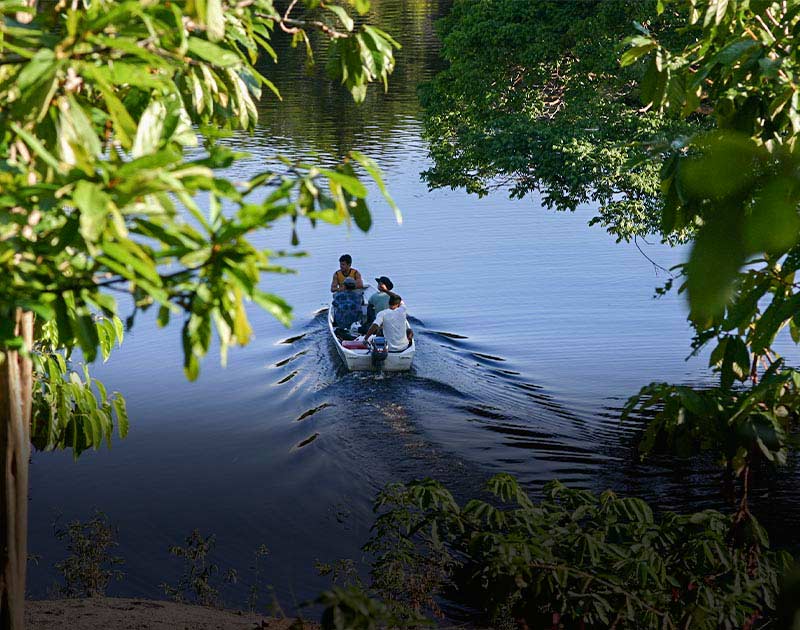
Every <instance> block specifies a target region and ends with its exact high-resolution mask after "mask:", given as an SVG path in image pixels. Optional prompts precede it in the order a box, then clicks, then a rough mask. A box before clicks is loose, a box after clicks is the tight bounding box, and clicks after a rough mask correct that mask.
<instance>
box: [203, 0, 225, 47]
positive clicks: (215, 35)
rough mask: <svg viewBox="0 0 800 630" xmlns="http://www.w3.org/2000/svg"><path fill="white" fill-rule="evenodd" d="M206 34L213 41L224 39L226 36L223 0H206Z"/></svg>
mask: <svg viewBox="0 0 800 630" xmlns="http://www.w3.org/2000/svg"><path fill="white" fill-rule="evenodd" d="M206 34H207V35H208V39H210V40H211V41H212V42H219V41H222V39H223V38H224V37H225V16H224V15H223V13H222V0H206Z"/></svg>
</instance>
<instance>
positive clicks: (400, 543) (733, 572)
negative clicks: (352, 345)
mask: <svg viewBox="0 0 800 630" xmlns="http://www.w3.org/2000/svg"><path fill="white" fill-rule="evenodd" d="M487 490H488V493H489V500H483V499H472V500H470V501H468V502H467V503H466V504H464V505H461V504H459V503H458V502H457V501H456V500H455V499H454V498H453V496H452V495H451V494H450V492H449V491H448V490H447V489H445V488H444V487H443V486H442V485H441V484H439V483H437V482H433V481H430V480H424V481H415V482H411V483H409V484H396V485H393V486H391V487H389V488H387V489H386V490H384V492H383V493H382V494H381V495H379V497H378V499H377V501H376V505H375V508H376V510H377V511H379V516H378V518H377V520H376V523H375V525H374V528H373V538H372V540H371V541H370V543H368V545H367V546H366V550H367V551H369V552H371V553H372V554H374V555H375V558H376V559H375V561H374V564H373V581H374V585H373V588H374V592H375V593H376V594H377V595H379V596H381V597H382V598H383V599H384V602H385V606H386V607H388V608H381V610H388V611H395V612H394V614H395V615H400V616H401V617H402V611H412V612H414V613H417V614H418V613H419V612H420V610H425V607H424V606H425V602H420V601H413V600H409V594H410V593H413V592H414V591H415V584H417V583H419V581H420V579H421V580H422V581H427V578H426V577H425V575H436V576H438V580H436V581H434V582H431V587H432V588H431V590H430V591H428V597H429V598H432V597H434V596H435V595H436V594H442V593H447V594H448V595H450V596H453V597H454V598H455V599H456V600H457V601H459V600H461V601H463V603H464V604H467V605H469V606H470V607H472V608H478V609H482V610H484V611H485V612H486V613H487V614H488V615H489V617H490V620H491V623H492V624H494V625H495V627H497V625H498V624H499V625H500V626H501V627H509V625H510V624H520V625H521V624H526V625H527V626H528V627H543V626H544V624H545V623H547V622H551V621H552V622H553V623H559V622H560V623H564V624H566V627H579V624H585V625H586V626H587V627H609V626H610V627H614V628H653V629H663V628H689V627H691V628H708V629H709V630H711V629H716V628H721V627H729V628H742V627H753V624H754V623H755V622H756V621H757V620H760V621H764V620H765V619H767V618H768V617H769V616H770V615H771V614H772V611H774V609H775V597H776V592H777V588H778V576H779V574H780V572H781V571H783V570H784V568H785V567H786V566H788V564H789V563H790V562H791V559H790V557H789V556H788V554H785V553H772V552H767V551H766V549H767V547H768V541H767V536H766V533H765V532H764V530H763V529H762V528H761V526H760V525H759V524H758V522H757V521H755V520H752V521H750V527H749V529H748V530H747V531H746V532H742V535H741V536H740V537H738V538H737V539H736V540H733V539H731V538H730V537H729V532H730V530H731V522H732V520H733V519H732V518H731V517H728V516H724V515H722V514H720V513H719V512H716V511H713V510H705V511H703V512H698V513H696V514H691V515H687V516H681V515H677V514H673V513H669V512H667V513H664V514H662V515H661V516H660V517H659V518H656V517H655V516H654V514H653V511H652V509H651V508H650V507H649V506H648V505H647V504H646V503H644V502H643V501H641V500H639V499H634V498H622V497H618V496H617V495H615V494H614V493H613V492H610V491H607V492H604V493H603V494H601V495H600V496H596V495H593V494H592V493H590V492H587V491H585V490H572V489H569V488H567V487H565V486H563V485H562V484H560V483H558V482H551V483H549V484H548V485H546V486H545V488H544V499H543V500H542V501H541V502H538V503H537V502H534V501H533V500H532V499H531V498H530V497H529V496H528V495H527V494H526V493H525V492H524V490H523V489H522V488H521V487H520V486H519V485H518V483H517V482H516V481H515V480H514V479H513V478H512V477H510V476H509V475H505V474H503V475H497V476H495V477H493V478H492V479H491V480H490V481H489V483H488V484H487ZM761 552H763V553H761ZM442 568H445V570H442ZM338 603H339V605H340V606H341V605H342V600H341V599H340V600H339V601H338ZM373 607H374V606H373ZM748 624H749V625H748ZM331 627H338V626H331ZM363 627H366V626H363Z"/></svg>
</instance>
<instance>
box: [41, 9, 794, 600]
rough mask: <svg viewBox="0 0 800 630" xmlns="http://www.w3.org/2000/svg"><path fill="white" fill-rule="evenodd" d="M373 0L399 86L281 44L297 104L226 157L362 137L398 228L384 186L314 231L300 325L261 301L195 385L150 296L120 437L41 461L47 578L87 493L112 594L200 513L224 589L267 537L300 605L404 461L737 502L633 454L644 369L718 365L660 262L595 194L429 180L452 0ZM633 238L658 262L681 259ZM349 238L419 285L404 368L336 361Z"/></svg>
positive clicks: (287, 230)
mask: <svg viewBox="0 0 800 630" xmlns="http://www.w3.org/2000/svg"><path fill="white" fill-rule="evenodd" d="M376 4H377V6H378V9H379V13H380V19H381V20H382V23H384V24H386V25H387V30H389V31H390V32H392V33H396V34H397V35H398V38H399V39H400V40H401V42H402V43H403V45H404V48H403V51H402V52H401V53H400V55H399V57H398V66H397V72H396V73H395V75H394V77H393V80H392V89H391V90H390V92H389V93H388V94H387V95H385V96H384V95H380V94H377V93H373V94H371V95H370V97H369V98H368V100H367V102H366V103H365V105H364V106H363V107H362V108H358V109H357V108H354V107H353V106H352V104H351V103H350V102H349V101H348V99H347V97H346V96H344V95H343V93H342V91H341V90H340V89H339V88H338V86H335V85H330V84H328V83H324V82H321V81H319V80H314V79H310V78H307V76H306V74H305V71H304V69H303V61H302V59H301V58H299V56H298V55H299V53H297V51H290V50H288V49H287V50H285V51H282V52H283V53H285V54H287V55H288V56H289V58H290V59H291V60H292V63H291V65H290V67H288V68H284V67H278V68H277V69H272V68H269V67H267V68H265V69H266V70H267V71H268V72H270V73H272V75H273V76H275V78H276V82H277V83H278V85H279V87H280V89H281V90H282V93H283V98H284V100H283V102H282V103H280V104H278V103H276V102H274V100H271V101H265V102H264V103H263V104H262V106H261V123H260V125H259V127H258V129H257V130H256V132H255V133H254V134H252V135H247V134H240V135H238V136H236V137H234V138H232V139H230V140H229V142H231V144H232V145H234V146H236V147H237V148H241V149H243V150H246V151H249V152H250V153H251V155H252V157H251V158H249V159H248V160H246V161H245V162H242V163H241V164H240V165H239V166H238V167H237V171H236V172H234V173H233V175H234V176H236V177H241V178H244V177H247V176H249V175H252V174H253V173H256V172H258V171H260V170H262V169H263V168H264V165H265V163H266V162H267V161H268V160H271V159H272V158H273V157H274V156H275V155H278V154H282V155H286V156H289V157H292V158H311V157H314V158H316V159H318V160H320V161H323V162H332V161H334V160H336V159H338V157H339V156H341V155H343V154H344V153H345V152H346V151H348V150H350V149H358V150H360V151H363V152H364V153H366V154H368V155H370V156H372V157H373V158H375V159H376V160H377V161H378V163H379V164H380V165H381V167H382V168H383V169H384V171H385V173H386V179H387V184H388V187H389V189H390V190H391V192H392V194H393V196H394V198H395V200H396V201H397V203H398V204H399V206H400V207H401V209H402V211H403V218H404V220H403V223H402V225H398V224H397V223H396V222H395V220H394V217H393V214H392V212H391V210H390V209H389V208H388V206H387V204H386V203H385V202H383V200H382V199H381V198H380V196H379V195H378V194H374V195H372V196H371V200H372V208H373V218H374V226H373V228H372V230H371V231H370V232H369V233H368V234H363V233H361V232H359V231H357V230H356V229H355V228H354V227H353V228H352V229H349V230H348V229H347V228H345V227H333V226H327V225H321V226H319V227H318V228H317V229H315V230H312V229H310V226H303V227H302V228H301V229H300V234H299V236H300V240H301V243H300V248H298V249H302V250H306V251H308V252H311V253H312V255H311V256H309V257H306V258H299V259H288V260H287V261H285V262H286V264H289V265H290V266H293V267H294V268H295V269H296V270H297V272H298V273H297V274H296V275H291V276H269V277H266V278H265V279H264V282H263V288H264V289H265V290H268V291H271V292H275V293H278V294H280V295H281V296H283V297H285V298H286V299H287V300H288V301H289V302H290V303H291V304H292V305H293V306H294V323H293V324H292V326H291V328H290V329H286V328H284V327H283V326H281V325H280V324H279V323H277V322H276V321H275V320H273V319H271V318H270V317H269V316H268V315H266V314H264V313H262V312H260V311H258V310H257V309H251V311H250V315H251V317H252V324H253V328H254V331H255V338H254V340H253V342H252V343H251V344H250V345H249V346H248V347H247V348H244V349H240V350H234V351H232V352H231V353H230V357H229V363H228V367H227V368H226V369H222V368H221V367H220V366H219V362H218V360H217V356H216V355H213V354H212V355H209V357H208V359H207V360H206V361H205V362H204V364H203V370H202V373H201V376H200V378H199V379H198V381H197V382H195V383H188V382H186V381H185V379H184V376H183V373H182V370H181V367H180V366H181V359H182V357H181V348H180V336H179V325H171V326H170V327H168V328H167V329H165V330H159V329H157V328H156V327H155V325H154V321H153V320H154V314H150V313H145V314H143V315H140V316H139V317H138V318H137V324H136V327H135V328H134V330H133V331H132V333H130V334H129V335H128V337H127V338H126V340H125V343H124V346H123V348H122V349H121V350H119V351H118V352H116V353H115V354H114V355H113V358H112V360H111V361H109V362H108V363H107V364H106V365H103V366H98V367H97V368H96V369H95V372H96V375H97V376H98V377H99V378H101V379H102V380H103V381H104V382H105V383H106V385H107V386H108V387H109V388H110V389H111V390H118V391H121V392H123V393H124V395H125V397H126V399H127V401H128V405H129V410H130V414H131V422H132V426H131V432H130V436H129V437H128V438H127V439H126V440H124V441H122V442H117V443H115V445H114V447H113V449H112V450H110V451H107V450H102V451H98V452H96V453H92V452H90V453H86V454H84V455H83V456H82V457H81V458H80V460H79V461H78V462H73V460H72V457H71V455H70V454H69V453H58V454H39V455H36V456H35V457H34V460H33V466H32V469H31V472H32V484H31V485H32V501H31V518H30V521H31V525H30V547H31V552H32V553H35V554H39V555H41V560H40V563H39V565H38V566H36V567H33V568H32V570H31V574H30V591H31V594H32V595H33V596H37V597H38V596H43V595H45V594H46V591H47V588H48V586H49V585H50V584H51V583H52V581H53V579H54V577H55V573H54V571H53V569H52V566H51V565H52V563H53V562H56V561H58V560H59V559H61V558H62V557H63V555H64V549H63V547H62V546H61V544H60V543H58V542H57V541H55V539H54V538H53V536H52V525H51V523H52V521H53V519H54V518H55V517H56V515H58V514H61V517H60V518H61V522H64V521H66V520H69V519H72V518H81V519H86V518H89V517H90V516H91V513H92V510H93V509H94V508H98V509H101V510H103V511H104V512H105V513H107V514H108V515H109V518H110V520H111V521H112V522H113V523H114V524H115V525H116V526H117V527H118V528H119V538H120V543H121V546H120V548H119V549H118V552H119V554H120V555H122V556H124V558H125V560H126V565H125V571H126V573H127V577H126V579H125V581H124V582H122V583H120V584H119V585H116V586H115V587H113V590H112V592H114V593H116V594H126V595H135V596H158V595H159V594H160V592H161V591H160V589H159V584H160V583H162V582H164V581H166V582H172V583H174V582H176V581H177V576H178V573H179V571H180V568H181V567H180V563H179V562H178V561H176V560H173V559H171V558H170V557H169V556H168V553H167V549H168V547H169V546H170V545H173V544H178V543H180V542H181V541H182V539H183V537H184V536H186V535H187V534H188V533H189V532H191V530H192V529H194V528H199V529H200V530H201V532H203V533H204V534H212V533H213V534H215V535H216V536H217V551H218V555H217V558H218V563H219V564H220V565H221V566H223V568H225V567H235V568H237V569H239V571H240V573H241V575H242V577H243V582H242V583H241V584H240V585H239V586H238V587H234V588H231V589H229V590H228V591H226V596H227V597H228V599H229V604H231V605H242V604H243V603H244V600H245V597H246V591H247V580H248V579H251V578H252V572H251V571H249V569H248V567H250V566H251V565H252V554H253V552H254V551H255V550H256V549H257V547H258V546H259V545H260V544H266V545H267V547H268V548H269V549H270V551H271V555H270V557H269V558H268V559H267V562H266V564H265V568H266V573H267V577H266V581H268V582H271V583H273V584H274V585H275V586H276V593H277V596H278V598H279V600H280V602H281V603H282V604H283V605H284V606H285V607H286V608H287V609H292V608H293V607H294V606H295V605H296V604H297V603H298V602H299V601H302V600H303V599H306V598H309V597H312V596H314V595H315V594H316V593H317V592H319V590H320V589H321V588H323V587H324V586H325V585H326V584H327V581H326V580H325V579H322V578H318V577H316V576H315V572H314V569H313V564H314V562H315V560H322V561H332V560H335V559H337V558H342V557H351V558H359V557H360V552H359V547H360V545H361V544H362V543H363V542H364V541H365V540H366V538H367V537H368V535H369V527H370V525H371V522H372V514H371V511H370V502H371V500H372V498H373V497H374V495H375V493H376V492H377V491H378V490H379V489H380V488H381V487H383V485H384V484H386V483H387V482H389V481H392V480H405V479H411V478H416V477H423V476H433V477H437V478H439V479H441V480H443V481H445V482H447V483H448V484H450V486H451V487H452V488H453V489H454V490H455V491H456V493H457V494H459V495H460V496H466V495H467V494H474V493H475V491H476V489H477V488H478V487H479V485H480V484H481V483H482V482H483V481H485V479H486V478H487V477H488V476H489V475H490V474H492V473H494V472H499V471H509V472H512V473H514V474H515V475H517V476H519V478H520V479H522V480H523V482H524V483H525V484H527V485H528V487H530V488H531V489H532V490H533V491H535V490H536V489H537V488H538V487H540V486H541V484H543V483H544V482H546V481H548V480H550V479H553V478H558V479H560V480H561V481H563V482H566V483H569V484H572V485H575V486H579V487H585V488H590V489H594V490H602V489H605V488H608V487H610V488H613V489H615V490H618V491H620V492H625V493H635V494H637V495H640V496H642V497H643V498H645V499H648V500H651V501H654V502H655V503H657V504H658V505H660V506H661V507H664V508H669V509H679V510H689V509H697V508H699V507H705V506H709V505H711V506H716V507H723V506H724V500H723V499H722V498H721V494H720V487H719V484H718V478H717V477H716V476H715V475H714V474H712V472H713V471H714V470H715V468H714V465H713V462H708V463H699V464H698V463H695V464H693V465H691V466H690V465H688V464H687V465H682V464H675V463H674V462H667V461H663V462H651V463H648V464H647V465H642V464H640V463H638V462H637V460H636V457H635V455H634V453H633V451H632V442H633V439H634V437H635V435H636V429H637V427H636V425H635V424H630V423H629V424H627V425H623V424H621V423H620V421H619V412H620V409H621V407H622V406H623V405H624V402H625V400H626V399H627V397H628V396H630V395H632V394H634V393H635V392H636V391H638V389H639V387H641V386H642V385H644V384H647V383H649V382H651V381H654V380H663V381H671V382H676V383H693V384H703V383H711V382H712V380H713V376H712V375H711V374H710V372H709V370H708V369H707V367H706V361H707V359H706V357H704V356H700V357H696V358H693V359H691V360H688V361H687V360H686V355H687V354H688V352H689V342H690V339H691V330H690V328H689V326H688V324H687V322H686V309H685V305H684V303H683V300H682V298H681V297H680V296H677V295H676V294H674V293H673V294H669V295H667V296H666V297H664V298H662V299H659V300H654V299H653V292H654V288H655V287H656V286H660V285H662V284H663V283H664V282H665V281H666V279H667V276H666V275H665V274H664V273H663V272H658V270H657V269H656V268H655V267H654V266H653V265H652V264H651V263H650V262H649V261H648V260H647V258H645V256H643V255H642V253H641V252H640V251H639V250H638V249H637V247H636V246H635V245H634V244H618V243H616V242H614V240H613V239H612V238H611V237H609V236H608V235H606V234H605V233H604V232H603V231H602V230H601V229H599V228H596V227H595V228H590V227H588V226H587V222H588V220H589V219H590V218H591V217H592V216H593V213H594V212H593V209H592V208H591V207H582V208H580V209H579V210H578V211H576V212H575V213H568V214H564V213H554V212H548V211H545V210H543V209H542V208H541V206H540V203H539V200H538V199H536V198H535V197H534V198H528V199H525V200H521V201H520V200H509V199H508V198H507V197H506V196H505V195H504V194H503V193H502V192H500V193H497V194H493V195H491V196H489V197H487V198H484V199H476V198H474V197H469V196H467V195H466V194H464V193H463V192H461V191H441V190H439V191H433V192H430V191H428V190H427V189H426V187H425V185H424V184H423V183H422V182H420V179H419V172H420V171H421V170H423V169H425V168H426V167H427V166H428V162H427V152H426V147H425V145H424V143H423V141H422V140H421V138H420V123H419V111H418V105H417V101H416V93H415V90H416V85H417V84H418V82H419V81H421V80H424V79H425V78H426V77H429V76H431V73H432V72H434V71H435V69H436V66H437V63H439V62H437V61H436V42H435V40H434V38H433V30H432V26H431V24H432V20H433V18H434V17H436V16H437V15H439V14H441V13H442V11H444V9H445V7H444V6H440V5H439V4H438V3H437V2H435V1H427V2H423V1H420V2H410V1H409V2H392V3H388V2H383V3H376ZM389 7H391V8H389ZM276 72H277V75H276V74H275V73H276ZM290 234H291V226H290V224H288V222H286V223H280V224H278V225H276V226H275V228H274V229H272V230H270V231H268V232H266V233H265V234H263V235H262V236H261V237H260V244H261V245H263V246H264V247H269V248H271V249H274V250H284V249H285V250H288V251H292V249H293V248H291V247H290V246H289V242H290ZM639 245H640V246H641V247H642V249H643V250H644V251H645V252H646V253H647V256H649V257H650V258H652V259H653V260H655V261H657V262H658V263H659V264H660V265H662V266H663V267H667V268H668V267H671V266H672V265H674V264H676V263H678V262H680V261H681V260H682V259H683V257H684V256H685V254H686V252H685V251H684V250H683V249H681V248H676V249H669V248H666V247H664V246H660V245H658V244H647V243H643V242H640V243H639ZM345 252H348V253H350V254H352V255H353V258H354V266H355V267H356V268H358V269H359V270H360V271H361V272H362V274H363V276H364V278H365V279H366V280H367V281H372V279H373V278H375V277H377V276H380V275H387V276H389V277H390V278H391V279H392V280H393V281H394V284H395V290H396V291H397V292H399V293H400V294H401V295H402V296H403V297H404V299H405V300H406V302H407V304H408V306H409V309H410V312H411V313H412V315H413V324H414V326H415V329H416V334H417V340H418V348H419V349H418V353H417V356H416V359H415V364H414V369H413V370H412V372H411V373H409V374H391V375H386V376H376V375H372V374H358V373H347V372H346V371H344V370H343V367H342V365H341V363H340V361H339V359H338V357H337V356H336V353H335V351H334V348H333V347H332V345H331V341H330V339H329V337H328V333H327V328H326V323H325V316H324V310H323V309H324V308H325V307H326V306H327V303H328V300H329V293H328V287H329V283H330V277H331V274H332V273H333V272H334V271H335V269H336V268H337V264H338V263H337V260H338V257H339V255H340V254H342V253H345ZM372 282H373V284H374V281H372ZM795 470H796V462H792V465H791V466H790V467H789V469H788V471H787V472H786V473H784V474H783V475H782V476H781V477H780V478H779V479H778V480H777V481H775V482H774V483H773V485H772V486H770V487H765V488H762V489H761V490H760V491H759V492H760V493H761V496H760V497H759V498H758V499H757V506H758V509H759V510H760V514H761V515H762V516H763V517H764V518H765V520H766V521H767V522H768V523H772V524H773V527H772V529H773V535H774V536H775V537H777V538H778V539H779V540H781V541H783V542H790V543H797V540H796V534H791V532H789V531H788V528H787V527H785V526H786V525H787V524H790V523H792V522H797V517H798V516H800V514H799V513H798V512H799V510H798V504H797V500H796V498H795V497H794V496H793V493H792V490H793V488H794V487H796V474H795V472H794V471H795Z"/></svg>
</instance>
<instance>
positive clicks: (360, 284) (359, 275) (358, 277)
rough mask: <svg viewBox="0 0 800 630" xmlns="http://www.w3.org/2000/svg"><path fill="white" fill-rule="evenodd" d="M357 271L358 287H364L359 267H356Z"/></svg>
mask: <svg viewBox="0 0 800 630" xmlns="http://www.w3.org/2000/svg"><path fill="white" fill-rule="evenodd" d="M355 272H356V289H363V288H364V281H363V280H362V279H361V274H360V273H359V271H358V269H356V270H355Z"/></svg>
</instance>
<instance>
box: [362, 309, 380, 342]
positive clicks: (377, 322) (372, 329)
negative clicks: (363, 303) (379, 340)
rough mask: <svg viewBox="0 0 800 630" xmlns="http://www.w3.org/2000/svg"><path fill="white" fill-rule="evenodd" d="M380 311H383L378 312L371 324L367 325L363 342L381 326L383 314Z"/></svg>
mask: <svg viewBox="0 0 800 630" xmlns="http://www.w3.org/2000/svg"><path fill="white" fill-rule="evenodd" d="M381 313H383V311H381V312H380V313H378V315H377V317H376V318H375V321H374V322H373V323H372V326H370V327H369V330H368V331H367V334H366V335H364V343H366V342H367V341H368V340H369V338H370V337H372V335H374V334H375V333H376V332H378V329H379V328H380V327H381V326H383V315H382V314H381Z"/></svg>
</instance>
